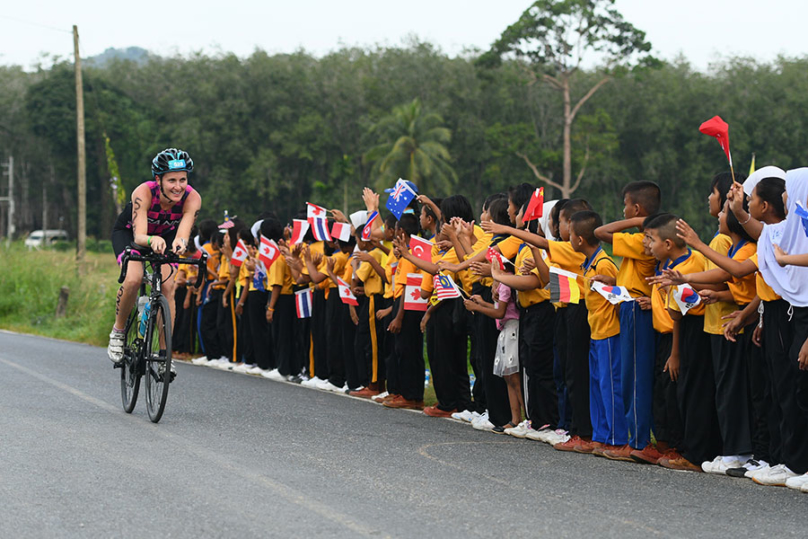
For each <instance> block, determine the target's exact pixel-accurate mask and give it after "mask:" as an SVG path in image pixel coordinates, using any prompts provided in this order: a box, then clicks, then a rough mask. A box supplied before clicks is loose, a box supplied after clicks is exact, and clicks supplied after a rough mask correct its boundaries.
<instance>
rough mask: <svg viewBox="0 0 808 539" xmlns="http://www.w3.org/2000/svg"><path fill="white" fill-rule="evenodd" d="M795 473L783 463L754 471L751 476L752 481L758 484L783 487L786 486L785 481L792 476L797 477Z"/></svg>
mask: <svg viewBox="0 0 808 539" xmlns="http://www.w3.org/2000/svg"><path fill="white" fill-rule="evenodd" d="M797 475H798V474H795V473H794V472H792V471H791V470H789V469H788V466H786V465H785V464H778V465H777V466H772V467H771V468H766V469H765V470H761V471H759V472H757V473H755V474H754V475H753V476H752V481H754V482H755V483H757V484H758V485H767V486H771V487H784V486H786V481H788V480H789V479H790V478H792V477H797Z"/></svg>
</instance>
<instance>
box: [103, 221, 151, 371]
mask: <svg viewBox="0 0 808 539" xmlns="http://www.w3.org/2000/svg"><path fill="white" fill-rule="evenodd" d="M119 221H120V218H119ZM133 239H134V238H133V236H132V231H131V229H128V228H126V227H125V226H118V223H116V226H115V228H114V229H113V231H112V248H113V251H114V252H115V258H116V259H117V260H118V263H120V262H121V260H120V258H121V255H122V254H123V251H124V249H126V247H128V246H129V245H131V243H132V240H133ZM142 280H143V264H142V263H141V262H130V263H129V265H128V267H127V272H126V279H124V282H123V284H122V285H121V287H120V288H119V289H118V295H117V297H116V300H115V324H114V325H113V328H112V332H111V333H110V336H109V339H110V340H109V346H108V348H107V353H108V355H109V358H110V359H111V360H112V361H114V362H116V363H117V362H119V361H120V360H121V359H122V358H123V340H124V336H123V332H124V329H125V328H126V319H127V317H128V316H129V313H130V312H132V308H133V307H134V305H135V301H136V300H137V294H138V289H139V288H140V284H141V282H142Z"/></svg>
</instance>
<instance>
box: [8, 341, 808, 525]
mask: <svg viewBox="0 0 808 539" xmlns="http://www.w3.org/2000/svg"><path fill="white" fill-rule="evenodd" d="M178 371H179V374H178V377H177V380H176V382H175V383H174V384H172V387H171V391H170V393H169V400H168V405H167V409H166V413H165V415H164V416H163V419H162V421H161V422H160V423H159V424H158V425H154V424H152V423H151V422H150V421H149V420H148V417H147V415H146V411H145V405H144V403H143V402H139V403H138V407H137V408H136V409H135V411H134V413H133V414H132V415H127V414H125V413H124V412H123V410H122V409H121V405H120V389H119V381H118V380H119V378H118V371H114V370H113V369H112V367H111V364H110V362H109V360H108V359H106V352H105V350H103V349H101V348H95V347H90V346H85V345H80V344H73V343H66V342H62V341H56V340H50V339H43V338H37V337H29V336H22V335H16V334H11V333H7V332H0V537H14V538H17V537H138V538H140V537H239V538H248V537H441V538H448V537H494V536H506V535H507V536H516V537H582V536H586V537H589V536H591V537H597V538H606V537H618V538H621V539H624V538H628V537H643V538H647V537H688V538H690V537H764V536H773V535H776V536H778V537H806V536H808V495H805V494H800V493H799V492H795V491H792V490H788V489H785V488H773V487H761V486H758V485H755V484H754V483H752V482H751V481H748V480H742V479H731V478H728V477H717V476H708V475H706V474H693V473H687V472H672V471H669V470H665V469H663V468H659V467H652V466H641V465H636V464H629V463H623V462H611V461H607V460H604V459H599V458H595V457H592V456H587V455H577V454H572V455H570V454H566V453H559V452H557V451H554V450H553V449H552V448H550V447H549V446H547V445H544V444H542V443H540V442H532V441H527V440H516V439H512V438H509V437H506V436H497V435H494V434H490V433H484V432H478V431H475V430H473V429H472V428H471V427H468V426H465V425H463V424H460V423H457V422H454V421H451V420H444V419H433V418H429V417H426V416H424V415H422V414H418V413H413V412H407V411H402V410H389V409H385V408H383V407H381V406H379V405H376V404H373V403H369V402H365V401H360V400H358V399H353V398H348V397H343V396H340V395H334V394H330V393H324V392H320V391H317V390H311V389H306V388H302V387H299V386H295V385H291V384H286V383H278V382H272V381H269V380H266V379H263V378H258V377H253V376H246V375H239V374H233V373H227V372H222V371H219V370H215V369H210V368H205V367H196V366H192V365H187V364H180V365H179V366H178ZM141 399H142V395H141Z"/></svg>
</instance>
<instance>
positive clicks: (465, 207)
mask: <svg viewBox="0 0 808 539" xmlns="http://www.w3.org/2000/svg"><path fill="white" fill-rule="evenodd" d="M440 212H441V213H442V214H443V216H442V217H443V222H444V223H448V222H449V221H451V220H452V218H454V217H460V218H461V219H463V220H464V221H466V222H467V223H470V222H472V221H473V220H474V210H473V209H471V203H470V202H469V199H467V198H466V197H464V196H463V195H452V196H448V197H446V198H444V199H443V200H442V201H441V203H440Z"/></svg>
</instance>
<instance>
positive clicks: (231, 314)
mask: <svg viewBox="0 0 808 539" xmlns="http://www.w3.org/2000/svg"><path fill="white" fill-rule="evenodd" d="M215 292H216V291H215V290H214V293H215ZM216 296H217V299H216V330H217V331H218V333H219V339H220V340H219V342H220V343H221V345H222V355H223V356H225V357H227V358H230V359H231V360H233V361H235V359H234V357H233V356H234V355H235V336H236V333H235V328H234V327H233V326H234V325H235V315H236V313H235V311H234V307H233V300H234V295H233V294H232V293H231V294H230V297H228V298H227V307H225V306H223V305H222V297H223V296H224V290H219V291H218V294H216ZM211 297H212V296H211Z"/></svg>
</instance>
